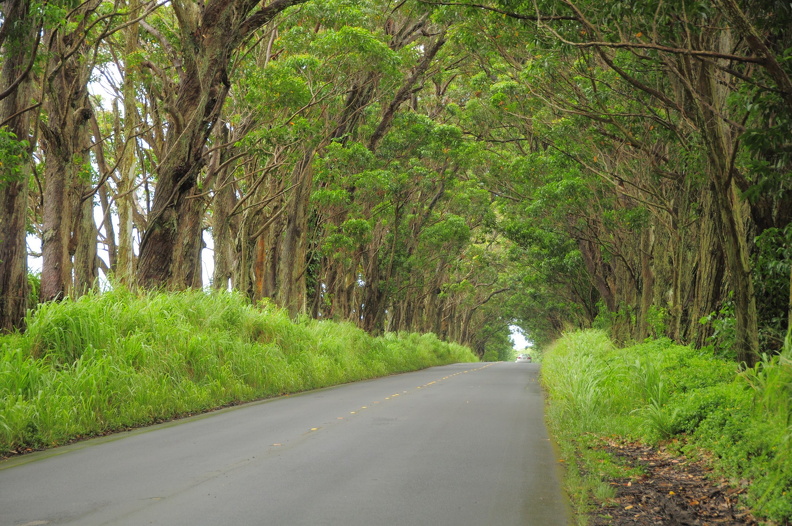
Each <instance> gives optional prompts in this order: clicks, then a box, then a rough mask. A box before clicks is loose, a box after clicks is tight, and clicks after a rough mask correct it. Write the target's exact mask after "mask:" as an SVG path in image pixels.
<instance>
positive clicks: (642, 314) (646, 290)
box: [637, 227, 660, 341]
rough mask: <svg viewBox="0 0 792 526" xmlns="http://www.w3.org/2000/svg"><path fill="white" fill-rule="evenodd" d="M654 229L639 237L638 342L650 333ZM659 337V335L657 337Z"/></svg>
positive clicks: (652, 296) (652, 295)
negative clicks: (639, 302) (639, 296)
mask: <svg viewBox="0 0 792 526" xmlns="http://www.w3.org/2000/svg"><path fill="white" fill-rule="evenodd" d="M654 237H655V236H654V227H649V228H647V229H645V231H644V232H642V235H641V249H640V250H641V305H640V310H639V313H638V329H637V330H638V334H637V336H638V338H637V339H638V340H639V341H640V340H643V339H644V338H646V337H647V336H649V335H650V334H651V333H650V327H649V312H650V310H651V307H652V303H653V301H652V300H653V299H654V285H655V275H654V268H653V260H654V244H655V239H654ZM657 336H660V335H657Z"/></svg>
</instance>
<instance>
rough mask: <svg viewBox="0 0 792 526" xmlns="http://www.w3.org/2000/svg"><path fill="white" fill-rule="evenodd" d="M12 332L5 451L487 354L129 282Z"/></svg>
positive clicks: (4, 394)
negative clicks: (136, 287) (147, 289)
mask: <svg viewBox="0 0 792 526" xmlns="http://www.w3.org/2000/svg"><path fill="white" fill-rule="evenodd" d="M26 321H27V331H26V332H25V334H24V335H20V334H12V335H8V336H3V337H0V455H5V454H8V453H9V452H12V451H20V450H25V449H40V448H45V447H52V446H56V445H60V444H64V443H66V442H69V441H71V440H73V439H76V438H80V437H86V436H94V435H99V434H104V433H107V432H111V431H114V430H121V429H127V428H130V427H135V426H143V425H147V424H151V423H154V422H158V421H162V420H167V419H170V418H174V417H178V416H182V415H187V414H191V413H196V412H200V411H205V410H208V409H211V408H216V407H222V406H224V405H229V404H235V403H240V402H245V401H251V400H256V399H261V398H266V397H272V396H277V395H280V394H285V393H293V392H298V391H304V390H310V389H316V388H320V387H325V386H329V385H335V384H340V383H345V382H352V381H356V380H362V379H367V378H374V377H378V376H383V375H387V374H392V373H399V372H405V371H412V370H418V369H422V368H425V367H430V366H435V365H443V364H447V363H453V362H470V361H475V360H476V358H475V356H474V355H473V353H472V352H471V351H470V350H469V349H468V348H466V347H462V346H460V345H455V344H450V343H446V342H442V341H440V340H439V339H438V338H437V337H436V336H434V335H433V334H424V335H418V334H407V333H404V334H386V335H384V336H382V337H377V338H375V337H372V336H370V335H368V334H366V333H365V332H363V331H362V330H360V329H358V328H356V327H355V326H353V325H352V324H348V323H335V322H329V321H316V320H311V319H302V320H299V321H297V322H294V321H292V320H291V319H290V318H289V316H288V315H287V314H286V313H285V312H284V311H283V310H281V309H279V308H277V307H275V306H273V305H271V304H267V303H262V304H259V305H256V306H253V305H251V304H250V303H249V302H248V301H247V300H246V299H244V298H243V297H242V296H240V295H238V294H234V293H225V292H223V293H212V294H207V293H205V292H200V291H189V292H180V293H173V294H164V293H150V294H147V295H142V296H141V295H137V294H134V293H132V292H130V291H128V290H126V289H123V288H117V289H115V290H112V291H109V292H105V293H102V294H89V295H87V296H83V297H81V298H79V299H77V300H75V301H72V300H68V299H67V300H64V301H62V302H59V303H49V304H45V305H42V306H40V307H39V308H38V310H36V311H35V312H34V313H29V314H28V318H27V320H26Z"/></svg>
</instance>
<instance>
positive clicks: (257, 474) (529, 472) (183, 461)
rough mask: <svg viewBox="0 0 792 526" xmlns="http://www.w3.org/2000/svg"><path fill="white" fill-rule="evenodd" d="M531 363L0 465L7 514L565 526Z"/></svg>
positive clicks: (465, 370) (361, 390)
mask: <svg viewBox="0 0 792 526" xmlns="http://www.w3.org/2000/svg"><path fill="white" fill-rule="evenodd" d="M537 372H538V366H537V365H535V364H516V363H496V364H456V365H449V366H445V367H435V368H431V369H427V370H424V371H419V372H415V373H408V374H401V375H397V376H391V377H387V378H381V379H378V380H372V381H367V382H358V383H354V384H348V385H343V386H339V387H334V388H330V389H324V390H320V391H313V392H310V393H305V394H302V395H298V396H290V397H283V398H278V399H274V400H269V401H264V402H256V403H252V404H247V405H244V406H239V407H235V408H231V409H226V410H222V411H218V412H214V413H209V414H206V415H201V416H199V417H193V418H190V419H186V420H180V421H177V422H171V423H167V424H162V425H158V426H152V427H149V428H145V429H141V430H137V431H132V432H129V433H121V434H118V435H113V436H111V437H105V438H101V439H95V440H89V441H85V442H81V443H78V444H74V445H71V446H67V447H63V448H58V449H53V450H50V451H45V452H41V453H35V454H31V455H26V456H23V457H18V458H14V459H11V460H7V461H5V462H0V525H3V526H5V525H9V526H10V525H15V526H20V525H26V526H42V525H47V524H79V525H100V524H101V525H105V524H108V525H109V524H113V525H134V526H139V525H145V524H158V525H168V526H177V525H185V526H187V525H189V526H201V525H212V526H222V525H273V526H301V525H311V526H316V525H339V526H356V525H366V526H378V525H382V526H399V525H405V526H406V525H416V526H423V525H432V526H444V525H454V526H464V525H482V526H489V525H495V524H497V525H521V526H526V525H536V526H553V525H566V524H567V523H568V516H567V511H566V507H565V501H564V499H563V497H562V495H561V490H560V486H559V482H558V473H557V461H556V456H555V453H554V451H553V448H552V447H551V444H550V441H549V440H548V437H547V432H546V430H545V427H544V423H543V401H542V394H541V391H540V388H539V385H538V383H537Z"/></svg>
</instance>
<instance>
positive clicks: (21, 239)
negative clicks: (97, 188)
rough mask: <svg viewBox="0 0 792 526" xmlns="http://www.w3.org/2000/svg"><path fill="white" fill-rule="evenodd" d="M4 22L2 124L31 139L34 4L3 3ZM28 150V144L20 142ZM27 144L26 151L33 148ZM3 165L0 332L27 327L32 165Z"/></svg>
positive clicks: (0, 172)
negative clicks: (15, 170) (13, 167)
mask: <svg viewBox="0 0 792 526" xmlns="http://www.w3.org/2000/svg"><path fill="white" fill-rule="evenodd" d="M2 7H3V9H2V11H0V12H1V13H2V16H3V18H4V20H3V23H4V26H5V25H6V24H8V25H9V27H11V30H10V31H9V32H8V33H7V35H6V38H5V40H4V41H3V43H2V48H0V51H2V53H3V68H2V71H0V91H8V90H9V88H11V86H13V85H16V88H14V89H11V90H10V91H9V92H8V94H7V95H6V96H5V97H4V98H3V99H2V100H0V122H6V123H7V124H6V126H7V127H6V130H7V131H8V132H11V133H13V134H14V135H15V136H16V140H17V141H20V142H21V141H28V140H29V139H30V112H26V111H24V110H25V108H26V107H27V106H28V104H29V101H30V87H31V81H30V78H29V76H28V75H27V74H26V73H25V70H26V68H27V66H28V64H29V63H30V60H31V55H32V54H33V53H34V49H35V44H36V43H37V42H38V36H37V35H38V28H37V27H36V24H34V23H33V21H32V20H31V19H30V16H29V14H28V9H29V2H27V1H25V0H16V1H13V2H12V1H10V0H9V1H6V2H3V4H2ZM19 146H20V148H24V144H19ZM28 148H29V146H28V147H27V148H24V149H28ZM4 161H5V163H6V166H4V167H3V168H2V169H0V333H4V332H11V331H14V330H17V329H19V330H21V329H23V328H24V319H25V312H26V310H27V306H28V305H27V301H28V281H27V245H26V242H25V234H26V228H25V219H26V215H27V206H28V203H27V200H28V179H29V177H30V165H29V163H28V162H27V161H26V160H25V161H23V162H22V164H21V165H20V166H18V168H19V172H18V173H9V172H8V171H7V170H8V168H9V166H8V165H9V164H10V163H9V160H8V159H5V160H4Z"/></svg>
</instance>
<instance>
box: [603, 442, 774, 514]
mask: <svg viewBox="0 0 792 526" xmlns="http://www.w3.org/2000/svg"><path fill="white" fill-rule="evenodd" d="M603 448H604V449H605V450H606V451H608V452H609V453H610V454H612V455H614V456H615V457H618V458H619V459H620V460H621V461H622V462H623V463H624V464H626V465H627V466H632V467H637V468H639V469H640V470H642V471H643V474H642V475H638V476H633V477H625V478H614V479H607V480H606V481H607V482H608V483H610V484H611V485H612V486H614V487H615V488H616V497H615V498H613V499H608V501H606V502H605V503H603V505H602V506H601V507H600V508H598V509H596V510H594V511H593V512H591V513H590V515H589V525H591V526H605V525H609V526H622V525H631V526H632V525H640V526H648V525H656V524H666V525H680V526H688V525H689V526H710V525H721V524H729V525H750V526H756V525H758V524H759V523H758V522H757V520H756V519H755V518H754V517H753V516H752V515H751V514H750V512H749V511H748V510H747V509H746V508H744V507H743V506H742V505H741V504H740V502H739V497H740V495H741V494H742V493H743V492H744V491H745V490H744V489H743V488H740V487H733V486H732V485H730V484H729V483H728V482H727V481H726V480H725V479H721V478H717V477H715V476H714V474H713V471H712V469H711V468H709V467H707V466H706V464H705V463H704V462H701V461H694V460H690V459H687V458H683V457H679V456H675V455H673V454H672V453H670V452H669V451H668V450H666V449H665V448H653V447H650V446H647V445H644V444H637V443H626V444H625V443H617V442H610V441H609V442H605V443H604V444H603Z"/></svg>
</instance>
